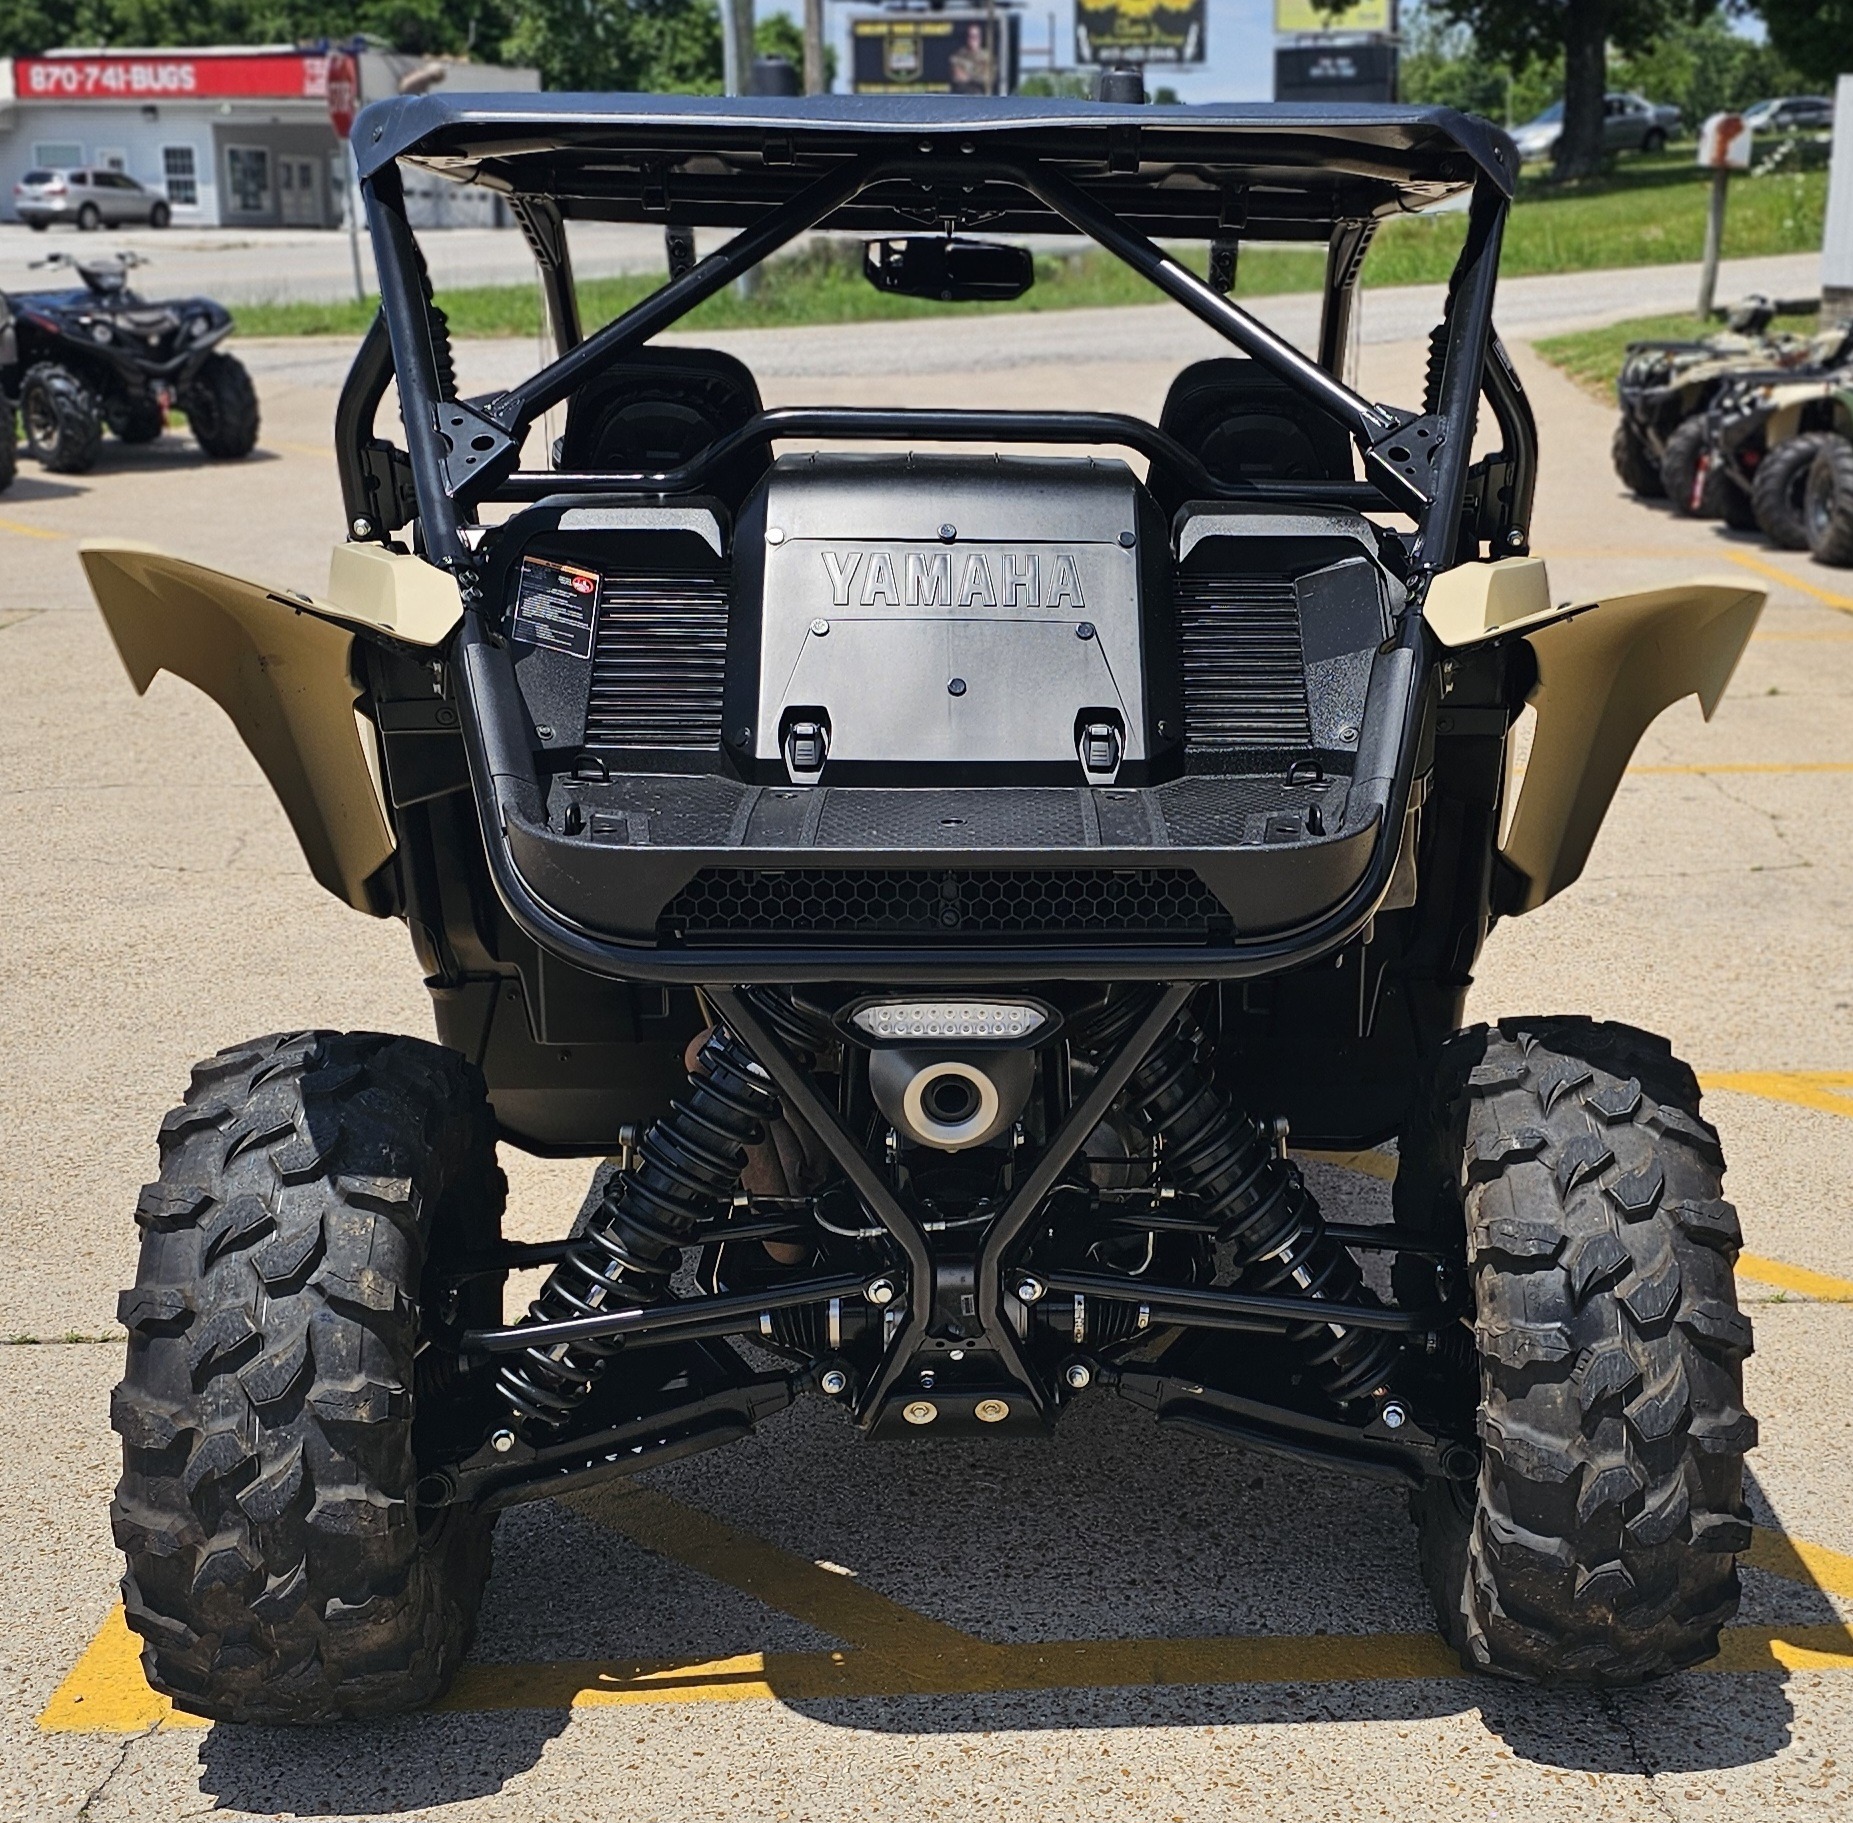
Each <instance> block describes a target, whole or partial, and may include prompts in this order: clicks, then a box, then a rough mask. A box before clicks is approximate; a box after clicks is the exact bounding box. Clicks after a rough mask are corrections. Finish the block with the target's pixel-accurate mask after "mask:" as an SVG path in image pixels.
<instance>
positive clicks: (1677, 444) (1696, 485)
mask: <svg viewBox="0 0 1853 1823" xmlns="http://www.w3.org/2000/svg"><path fill="white" fill-rule="evenodd" d="M1709 446H1710V438H1709V436H1708V435H1707V432H1706V427H1705V419H1704V417H1703V416H1702V415H1701V416H1699V417H1695V418H1688V419H1687V420H1686V421H1685V423H1683V424H1682V425H1680V427H1679V428H1678V429H1677V430H1676V431H1674V432H1673V434H1672V435H1671V436H1670V437H1668V438H1667V440H1666V449H1665V451H1664V453H1663V454H1662V455H1661V457H1660V485H1661V486H1662V487H1663V488H1665V490H1666V500H1667V505H1669V506H1670V507H1671V508H1672V509H1673V511H1674V512H1676V513H1677V514H1678V515H1679V516H1680V517H1681V518H1682V519H1716V518H1718V517H1719V516H1720V515H1721V514H1722V512H1723V510H1724V508H1723V501H1722V499H1721V497H1720V494H1719V490H1720V489H1721V488H1725V487H1728V486H1730V483H1729V482H1728V481H1726V480H1725V478H1724V476H1723V474H1722V473H1721V472H1720V470H1719V468H1718V464H1717V463H1716V462H1715V461H1714V462H1712V463H1710V464H1709V466H1708V467H1707V468H1706V471H1705V479H1704V481H1703V482H1702V483H1701V482H1700V480H1699V465H1700V463H1701V462H1703V461H1704V460H1705V458H1706V456H1707V455H1708V453H1709Z"/></svg>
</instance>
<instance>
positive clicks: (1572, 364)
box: [1532, 316, 1818, 402]
mask: <svg viewBox="0 0 1853 1823" xmlns="http://www.w3.org/2000/svg"><path fill="white" fill-rule="evenodd" d="M1817 326H1818V325H1817V323H1816V321H1815V319H1814V318H1813V317H1811V316H1789V317H1778V318H1777V319H1776V321H1775V323H1774V325H1773V327H1774V328H1776V329H1786V330H1790V331H1793V332H1795V333H1797V334H1800V335H1809V334H1812V333H1813V331H1814V330H1815V329H1816V327H1817ZM1720 327H1721V325H1720V324H1718V323H1705V322H1702V321H1700V319H1699V318H1697V317H1690V316H1643V317H1634V318H1632V319H1630V320H1629V321H1628V322H1625V323H1610V324H1609V325H1608V326H1607V327H1606V328H1602V329H1579V330H1576V331H1575V332H1574V333H1573V334H1570V335H1554V336H1546V337H1545V338H1544V339H1543V340H1542V341H1538V342H1534V343H1533V344H1532V346H1533V347H1534V348H1535V349H1537V351H1538V353H1539V354H1541V355H1542V356H1543V357H1544V358H1545V360H1547V361H1549V362H1550V363H1551V365H1552V366H1553V367H1560V368H1562V369H1563V371H1564V372H1565V373H1566V374H1568V375H1569V376H1570V378H1571V379H1572V380H1574V381H1575V382H1576V383H1577V385H1579V386H1580V387H1582V389H1583V390H1584V391H1585V392H1587V393H1591V394H1593V395H1594V396H1595V397H1596V398H1598V399H1602V400H1604V401H1605V402H1606V401H1612V400H1613V399H1614V397H1615V380H1616V377H1617V375H1619V374H1620V372H1621V363H1622V357H1623V356H1624V355H1626V353H1627V352H1628V344H1629V343H1630V342H1655V341H1697V340H1698V339H1699V338H1700V337H1702V336H1706V335H1715V334H1716V333H1717V332H1718V330H1719V328H1720Z"/></svg>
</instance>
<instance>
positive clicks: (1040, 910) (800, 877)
mask: <svg viewBox="0 0 1853 1823" xmlns="http://www.w3.org/2000/svg"><path fill="white" fill-rule="evenodd" d="M1228 928H1229V915H1228V913H1227V912H1226V911H1224V909H1223V907H1222V905H1221V903H1220V902H1219V901H1218V900H1217V898H1216V896H1215V895H1214V894H1213V893H1212V892H1211V891H1210V890H1209V888H1208V887H1207V886H1205V885H1204V884H1203V882H1202V881H1201V880H1200V879H1198V878H1197V876H1196V875H1195V874H1194V873H1192V872H1190V871H1189V870H1188V869H1187V868H1143V869H1139V870H1137V871H1134V872H1108V871H1106V870H1104V869H1090V870H1080V869H1073V870H1071V869H1065V868H1063V869H1056V868H1041V869H1022V870H1009V871H1006V870H1002V869H994V870H988V871H968V870H960V871H956V872H951V871H935V872H925V871H920V870H913V869H905V870H904V869H900V868H895V869H878V868H836V869H823V868H816V869H810V868H807V869H790V870H787V871H783V872H777V873H773V872H758V871H754V870H748V869H737V868H704V869H703V870H702V871H701V872H700V873H698V874H697V875H696V876H695V878H694V879H693V880H691V881H690V882H689V884H688V885H687V886H685V887H684V888H683V889H682V891H681V892H680V893H678V894H677V895H676V897H675V898H674V899H672V900H671V901H670V903H669V904H668V905H667V906H666V907H665V908H664V910H663V915H662V919H661V923H660V926H659V929H660V931H661V933H662V934H663V935H664V936H666V937H680V938H683V939H685V940H686V941H688V942H690V943H718V942H737V941H740V940H743V939H745V940H751V939H755V938H758V939H767V938H777V939H781V940H784V941H788V942H804V941H807V940H808V941H818V942H825V941H827V942H831V943H841V942H844V941H858V940H860V941H864V942H872V941H883V940H890V939H893V938H896V937H921V938H925V937H940V938H944V937H948V936H957V937H959V938H961V939H969V938H973V937H995V938H1011V937H1028V938H1034V939H1035V940H1037V941H1038V942H1063V941H1074V942H1088V943H1098V942H1101V941H1103V940H1104V941H1115V940H1118V941H1129V942H1158V941H1170V942H1207V941H1208V940H1209V939H1210V938H1211V937H1213V936H1218V935H1222V934H1226V933H1227V931H1228Z"/></svg>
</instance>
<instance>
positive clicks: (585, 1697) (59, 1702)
mask: <svg viewBox="0 0 1853 1823" xmlns="http://www.w3.org/2000/svg"><path fill="white" fill-rule="evenodd" d="M1757 1567H1759V1568H1761V1567H1765V1566H1761V1565H1759V1566H1757ZM1777 1573H1778V1574H1780V1572H1777ZM134 1644H135V1642H134V1639H133V1636H132V1635H131V1634H130V1633H129V1630H128V1628H127V1626H126V1625H124V1624H123V1622H122V1620H121V1610H120V1609H118V1610H116V1611H115V1613H114V1614H112V1616H111V1620H110V1622H109V1623H106V1625H105V1628H104V1631H103V1632H102V1633H100V1634H99V1635H98V1636H97V1641H96V1643H95V1644H93V1645H92V1647H91V1648H90V1650H89V1651H88V1652H86V1653H85V1654H84V1656H83V1658H82V1659H81V1660H79V1662H78V1665H77V1668H76V1669H75V1670H73V1672H72V1673H71V1675H70V1676H69V1677H68V1678H66V1680H65V1681H64V1683H63V1685H61V1686H60V1688H59V1690H58V1693H57V1695H56V1696H54V1697H53V1698H52V1701H51V1703H50V1704H49V1705H48V1706H47V1707H46V1709H45V1712H44V1714H42V1715H41V1716H40V1717H39V1727H40V1728H41V1729H42V1730H44V1731H45V1732H47V1733H62V1734H68V1733H83V1734H142V1733H146V1732H147V1731H148V1730H149V1729H150V1728H156V1727H159V1728H205V1727H209V1726H210V1725H211V1724H210V1723H208V1722H205V1721H203V1720H202V1719H201V1718H200V1717H198V1716H191V1715H187V1714H185V1713H184V1712H182V1711H180V1710H177V1709H175V1708H174V1707H173V1706H172V1704H170V1703H169V1702H168V1701H167V1699H166V1698H165V1697H160V1696H156V1695H155V1694H154V1692H153V1691H151V1690H149V1689H148V1687H147V1685H146V1683H144V1682H141V1673H140V1664H139V1660H138V1659H137V1657H136V1655H135V1650H134ZM1720 1648H1721V1649H1720V1652H1719V1655H1718V1657H1716V1658H1715V1659H1712V1660H1710V1661H1709V1662H1708V1663H1706V1664H1703V1665H1696V1666H1694V1667H1693V1670H1695V1671H1735V1672H1770V1671H1777V1672H1780V1671H1853V1628H1849V1627H1847V1626H1846V1625H1844V1624H1842V1623H1839V1622H1831V1621H1830V1622H1826V1623H1817V1624H1814V1625H1796V1626H1777V1627H1727V1628H1726V1629H1725V1632H1724V1635H1723V1638H1722V1640H1721V1642H1720ZM1468 1676H1469V1674H1468V1673H1467V1672H1465V1671H1464V1670H1462V1668H1461V1665H1460V1661H1459V1660H1458V1659H1456V1658H1455V1656H1454V1654H1453V1653H1452V1652H1450V1651H1449V1650H1448V1648H1447V1647H1446V1646H1445V1645H1443V1644H1442V1642H1441V1640H1440V1639H1439V1638H1438V1637H1437V1636H1436V1635H1435V1634H1432V1633H1360V1634H1343V1633H1318V1634H1308V1635H1304V1636H1299V1637H1294V1636H1277V1637H1273V1638H1268V1637H1265V1636H1236V1637H1232V1638H1221V1639H1217V1638H1209V1639H1099V1640H1092V1639H1078V1640H1050V1641H1046V1642H1042V1643H1036V1644H1024V1645H1008V1646H995V1647H991V1648H990V1649H988V1650H987V1651H986V1652H985V1653H984V1654H983V1655H982V1656H981V1657H977V1658H972V1659H964V1660H960V1661H958V1662H955V1663H949V1662H947V1661H944V1660H924V1661H921V1662H919V1663H914V1664H910V1663H908V1662H906V1661H905V1660H904V1659H902V1658H900V1657H898V1656H895V1655H890V1654H883V1653H876V1652H858V1651H847V1652H742V1653H736V1654H733V1655H732V1656H729V1657H725V1658H715V1659H661V1660H647V1659H646V1660H639V1659H562V1660H548V1661H543V1662H541V1663H538V1664H494V1663H488V1662H484V1661H481V1660H476V1661H472V1662H471V1663H469V1664H466V1665H465V1666H464V1667H463V1668H462V1670H461V1671H459V1673H458V1674H457V1679H456V1682H455V1683H454V1684H453V1685H452V1686H451V1688H450V1691H449V1692H448V1694H447V1695H445V1696H444V1697H443V1698H442V1699H441V1700H440V1701H439V1702H437V1703H436V1704H434V1705H433V1708H435V1709H438V1710H443V1711H450V1712H452V1713H458V1712H462V1713H466V1714H482V1713H485V1712H490V1711H496V1710H502V1711H507V1710H523V1709H526V1710H533V1709H598V1708H607V1707H613V1706H618V1705H628V1704H636V1703H728V1702H773V1701H776V1702H788V1703H790V1702H818V1701H823V1700H825V1699H828V1698H831V1697H839V1698H840V1697H856V1698H870V1697H903V1696H983V1695H992V1694H996V1693H999V1692H1003V1691H1018V1690H1108V1689H1160V1688H1164V1687H1166V1686H1178V1685H1199V1686H1202V1685H1238V1684H1331V1683H1380V1682H1384V1683H1387V1682H1402V1681H1406V1680H1409V1679H1414V1678H1428V1679H1432V1680H1435V1681H1437V1682H1449V1683H1453V1682H1460V1681H1464V1680H1466V1679H1467V1678H1468Z"/></svg>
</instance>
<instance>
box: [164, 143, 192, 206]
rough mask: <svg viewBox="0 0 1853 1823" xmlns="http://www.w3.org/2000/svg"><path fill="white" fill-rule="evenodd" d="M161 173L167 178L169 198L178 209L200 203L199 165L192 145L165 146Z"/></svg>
mask: <svg viewBox="0 0 1853 1823" xmlns="http://www.w3.org/2000/svg"><path fill="white" fill-rule="evenodd" d="M161 175H162V176H163V177H164V178H165V179H166V180H167V200H168V201H169V202H170V203H172V204H173V206H174V207H175V208H176V209H192V208H197V207H198V205H199V166H198V165H197V164H196V163H195V162H194V157H193V148H192V147H191V146H163V147H162V148H161Z"/></svg>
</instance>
